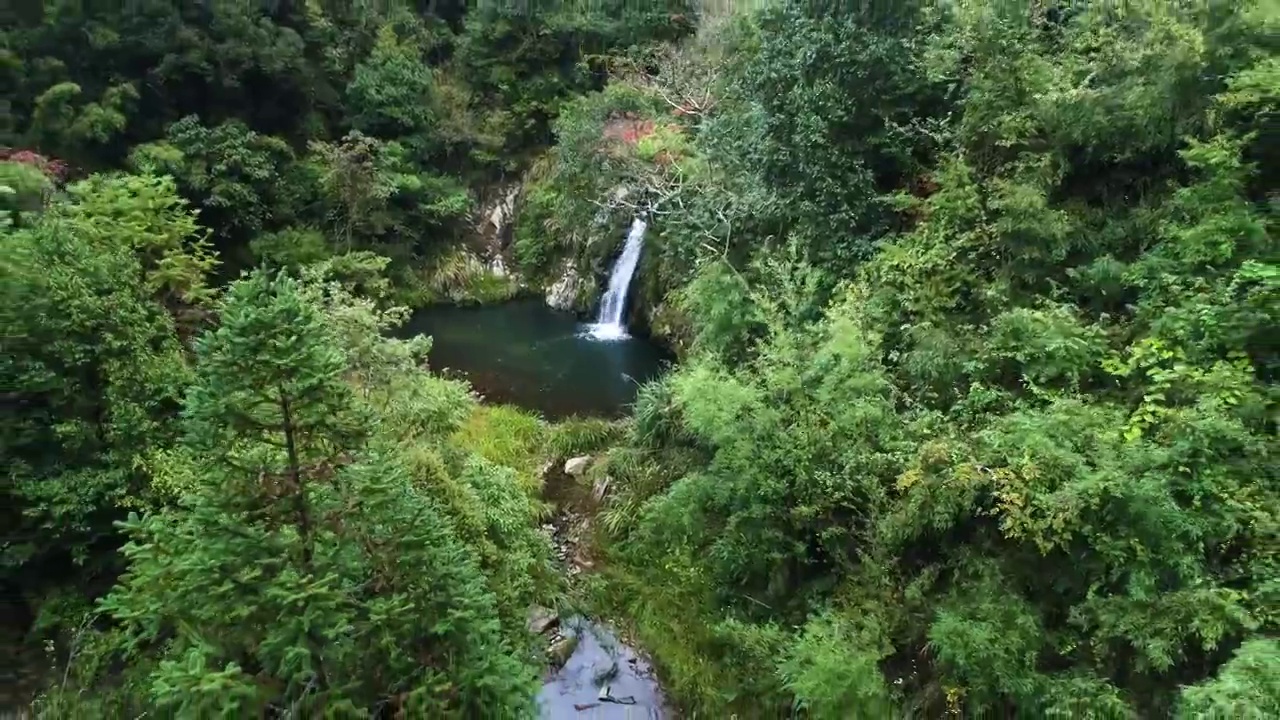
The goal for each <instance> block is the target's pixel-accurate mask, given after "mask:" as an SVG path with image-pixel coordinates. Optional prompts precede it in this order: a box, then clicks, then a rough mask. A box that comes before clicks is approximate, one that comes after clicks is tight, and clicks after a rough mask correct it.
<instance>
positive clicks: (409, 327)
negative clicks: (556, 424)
mask: <svg viewBox="0 0 1280 720" xmlns="http://www.w3.org/2000/svg"><path fill="white" fill-rule="evenodd" d="M588 328H589V325H588V324H587V323H583V322H581V321H580V320H579V319H578V318H577V317H576V316H575V315H573V314H571V313H565V312H560V311H557V310H553V309H551V308H549V307H547V306H546V305H545V304H544V303H543V302H542V301H541V300H538V299H527V300H516V301H512V302H509V303H503V304H501V305H489V306H483V307H444V306H440V307H429V308H424V309H422V310H419V311H418V312H417V313H415V314H414V315H413V317H412V318H410V319H409V322H408V323H407V324H406V325H405V327H404V329H403V330H402V333H403V334H422V335H430V336H432V338H433V344H432V350H431V356H430V365H431V367H432V369H433V370H436V371H438V372H445V373H449V374H456V375H460V376H462V377H465V378H467V379H468V380H470V381H471V384H472V386H474V387H475V389H476V391H477V392H479V393H480V394H481V395H483V396H484V397H485V399H486V400H489V401H491V402H499V403H511V404H514V405H519V406H521V407H525V408H528V409H531V410H536V411H539V412H541V413H542V414H543V415H545V416H546V417H547V418H549V419H557V418H563V417H567V416H569V415H594V416H604V417H617V416H620V415H623V414H625V413H626V412H627V409H628V407H629V406H630V404H631V403H632V402H633V401H634V400H635V396H636V390H637V388H638V387H639V386H640V384H641V383H643V382H645V381H647V380H650V379H652V378H654V377H656V376H657V375H658V374H659V373H660V372H661V371H662V369H663V367H664V366H665V365H666V364H667V362H668V360H669V359H670V358H669V356H668V355H667V354H666V353H664V352H663V351H662V350H661V349H660V348H659V347H658V346H656V345H654V344H653V343H652V342H650V341H649V340H647V339H645V338H643V337H639V336H632V337H628V338H621V339H613V340H599V339H596V338H594V337H591V336H590V335H589V334H587V330H588Z"/></svg>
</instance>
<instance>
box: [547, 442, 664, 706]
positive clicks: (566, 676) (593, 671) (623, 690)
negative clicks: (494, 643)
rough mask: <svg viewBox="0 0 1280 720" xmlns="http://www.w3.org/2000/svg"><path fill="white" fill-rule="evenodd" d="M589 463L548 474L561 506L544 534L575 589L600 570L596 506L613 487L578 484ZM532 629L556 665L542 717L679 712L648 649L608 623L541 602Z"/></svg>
mask: <svg viewBox="0 0 1280 720" xmlns="http://www.w3.org/2000/svg"><path fill="white" fill-rule="evenodd" d="M589 463H590V459H589V458H574V459H572V460H570V461H569V462H568V463H566V465H565V468H564V471H563V472H560V469H559V468H555V469H554V470H552V471H550V472H548V473H546V480H547V484H546V494H547V498H548V499H549V500H551V501H552V502H553V503H555V506H556V512H555V515H554V516H553V519H552V521H551V522H550V523H548V524H547V525H544V526H543V531H544V532H547V533H548V534H549V535H550V537H551V541H552V543H553V544H554V545H555V548H556V555H557V557H558V559H559V562H560V563H561V564H562V566H563V567H564V572H565V574H566V576H567V577H568V579H569V582H570V585H571V586H572V584H573V583H574V581H575V580H576V579H577V578H578V576H579V575H580V574H582V573H584V572H590V571H591V570H592V569H593V568H594V567H595V563H594V561H593V560H592V559H591V558H590V557H589V554H588V539H589V538H590V532H591V521H592V517H593V515H592V513H591V511H590V509H591V507H593V506H595V505H598V504H599V502H600V501H601V500H602V499H603V495H604V493H605V492H606V491H607V490H608V483H607V480H605V481H598V482H596V483H595V484H594V486H586V485H580V484H579V483H578V478H579V477H581V476H582V475H583V473H584V472H585V470H586V468H587V466H588V465H589ZM549 470H551V469H549ZM529 629H530V630H531V631H532V632H534V633H537V634H539V635H541V636H543V637H544V638H546V641H547V657H548V660H549V666H548V669H547V672H546V675H545V676H544V677H543V683H542V690H541V691H540V692H539V693H538V707H539V713H540V715H541V717H543V718H546V719H547V720H560V719H561V718H583V719H584V720H585V719H588V718H590V719H599V720H613V719H615V718H616V719H617V720H623V719H624V718H625V719H626V720H638V719H639V718H645V719H652V720H658V719H660V718H673V717H675V715H674V713H673V712H672V710H671V709H670V707H669V706H668V705H667V703H666V699H665V698H664V696H663V693H662V688H661V686H660V685H659V683H658V680H657V678H656V677H655V674H654V671H653V667H652V665H650V663H649V661H648V660H647V659H646V658H645V657H644V655H643V653H641V652H640V651H638V650H637V649H636V648H633V647H631V646H629V645H627V644H626V643H624V642H622V641H621V640H620V639H619V638H618V635H617V633H615V632H614V631H613V630H611V629H610V628H609V627H608V625H607V623H605V622H604V621H602V620H599V619H592V618H587V617H583V616H581V615H576V614H571V615H567V616H566V617H563V618H562V617H560V616H559V615H558V614H557V613H556V612H555V611H553V610H550V609H548V608H543V607H534V608H531V609H530V612H529Z"/></svg>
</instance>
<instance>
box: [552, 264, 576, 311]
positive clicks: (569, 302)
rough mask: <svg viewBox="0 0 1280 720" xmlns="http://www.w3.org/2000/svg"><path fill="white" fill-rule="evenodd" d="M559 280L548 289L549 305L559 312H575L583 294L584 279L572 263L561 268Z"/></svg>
mask: <svg viewBox="0 0 1280 720" xmlns="http://www.w3.org/2000/svg"><path fill="white" fill-rule="evenodd" d="M558 277H559V279H558V280H556V281H555V282H554V283H552V284H551V287H549V288H547V304H548V305H550V306H551V307H553V308H555V309H557V310H574V309H575V308H576V306H577V304H578V296H579V295H580V294H581V293H582V282H583V281H582V277H581V276H580V275H579V274H578V269H577V268H576V267H574V265H573V263H572V262H571V261H568V260H566V261H565V262H564V264H563V265H562V266H561V270H560V274H559V276H558Z"/></svg>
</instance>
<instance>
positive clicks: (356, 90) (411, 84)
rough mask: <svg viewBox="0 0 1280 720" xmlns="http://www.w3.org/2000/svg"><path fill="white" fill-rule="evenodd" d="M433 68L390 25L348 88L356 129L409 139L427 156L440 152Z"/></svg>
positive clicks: (380, 35)
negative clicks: (434, 135)
mask: <svg viewBox="0 0 1280 720" xmlns="http://www.w3.org/2000/svg"><path fill="white" fill-rule="evenodd" d="M433 84H434V83H433V81H432V77H431V68H429V67H428V66H427V65H426V63H425V62H424V61H423V58H422V56H421V54H420V53H418V52H417V51H416V50H415V48H414V47H413V46H412V45H409V44H408V43H406V42H405V41H403V40H401V39H399V38H398V37H397V36H396V31H395V28H394V27H393V26H391V25H386V26H384V27H383V28H382V29H381V30H380V31H379V32H378V41H377V44H375V45H374V46H373V50H372V52H370V53H369V57H368V58H366V59H365V60H364V62H361V63H360V64H359V65H357V66H356V70H355V76H354V77H353V78H352V79H351V84H350V85H348V86H347V103H348V105H349V109H350V112H351V115H352V117H351V124H352V126H353V127H354V128H355V129H356V130H358V131H360V132H362V133H364V134H366V135H373V136H375V137H382V138H386V139H396V138H406V139H407V141H409V142H411V143H412V144H413V145H414V147H415V148H416V149H417V150H418V151H419V152H420V153H423V154H424V155H425V154H427V153H429V152H431V151H432V150H433V148H434V145H435V143H434V141H433V138H432V132H433V125H434V124H435V116H436V109H435V107H434V105H435V99H434V91H433Z"/></svg>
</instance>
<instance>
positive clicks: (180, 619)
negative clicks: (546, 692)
mask: <svg viewBox="0 0 1280 720" xmlns="http://www.w3.org/2000/svg"><path fill="white" fill-rule="evenodd" d="M198 357H199V362H198V374H197V380H196V382H195V383H194V385H193V386H192V389H191V392H190V393H189V395H188V398H187V406H186V412H185V427H186V433H187V442H188V443H189V446H190V448H191V449H192V451H193V452H194V453H195V454H196V456H197V457H198V458H199V462H200V465H199V467H201V468H203V469H204V472H203V473H202V475H201V476H200V478H199V479H198V481H197V482H196V483H195V486H194V487H193V488H192V489H191V493H190V494H189V495H188V496H187V497H186V498H184V500H183V502H182V504H181V506H180V507H179V508H177V509H175V510H172V511H168V512H159V513H153V514H150V515H148V516H146V517H141V518H139V517H136V516H135V517H133V518H131V519H130V520H129V521H128V522H127V523H125V524H124V526H123V527H124V528H125V530H126V531H127V532H128V533H129V535H130V538H131V542H130V543H129V544H128V545H127V546H126V547H125V550H124V555H125V557H126V558H127V559H128V561H129V570H128V572H127V573H126V575H125V576H124V577H123V578H122V579H121V582H120V584H119V586H118V587H117V588H116V589H115V590H114V591H113V592H112V593H111V594H110V595H109V596H108V597H107V598H106V599H105V600H104V601H103V603H102V607H103V609H104V610H105V611H106V612H107V613H109V615H110V617H111V618H112V619H113V620H114V622H116V623H119V625H120V627H121V630H120V632H119V634H118V637H119V638H120V639H119V640H118V646H117V647H116V650H118V651H119V652H122V653H124V654H125V656H126V657H134V658H138V659H142V658H145V657H151V658H152V659H151V660H149V661H145V662H146V664H145V665H144V666H143V667H145V668H147V669H148V670H147V673H146V677H145V680H143V681H139V683H138V684H137V686H134V687H129V688H126V690H125V691H124V692H123V693H120V694H118V695H117V696H115V697H114V698H112V702H116V703H119V705H117V707H135V708H136V707H141V706H143V705H151V706H154V707H159V708H163V709H164V710H165V712H168V713H173V714H175V715H177V716H181V717H197V716H198V717H206V716H208V715H209V714H219V713H221V714H224V715H225V714H227V713H235V714H237V715H242V714H245V713H249V714H253V715H258V714H261V713H263V712H267V711H268V710H269V709H270V708H275V710H276V711H286V710H289V709H293V710H294V711H300V712H303V713H305V714H308V715H311V714H326V715H333V716H342V717H355V716H360V717H363V716H366V714H367V713H371V712H376V711H377V710H378V709H379V708H391V709H395V708H403V709H404V710H405V711H406V712H409V713H411V714H414V715H417V714H425V715H431V716H448V715H458V714H461V715H469V714H474V713H477V712H481V711H484V712H497V713H499V714H518V713H521V712H526V711H527V710H528V708H529V703H530V699H531V697H532V693H531V690H530V680H531V679H532V675H531V673H530V672H529V669H528V668H527V667H525V666H524V665H523V663H522V662H521V661H519V660H517V659H516V658H515V656H514V655H513V654H511V651H510V650H509V648H507V647H506V645H505V643H504V641H503V638H502V634H501V629H500V625H499V621H498V618H497V615H496V609H495V605H494V598H493V596H492V594H491V593H490V592H489V591H488V589H487V588H486V587H485V580H484V576H483V574H482V573H481V571H480V570H479V568H478V566H477V564H476V559H475V557H474V556H473V554H472V552H471V550H470V549H469V548H467V547H466V546H465V545H463V544H462V543H461V542H460V541H459V540H458V538H457V536H456V535H455V531H454V530H453V527H452V525H451V524H450V522H449V520H448V517H447V516H446V515H445V514H444V513H443V512H442V510H441V508H440V507H439V506H438V505H437V504H436V501H435V500H433V499H432V498H430V497H428V496H426V495H424V494H422V493H421V492H420V491H418V490H417V489H416V488H415V487H414V486H413V485H412V484H411V483H410V480H409V476H408V474H407V471H406V468H405V465H404V461H403V459H402V458H401V457H400V454H399V453H400V450H399V449H398V447H397V445H396V444H395V443H394V442H393V441H392V439H391V438H384V437H380V436H379V433H378V422H377V418H376V416H372V415H370V412H369V407H368V406H366V405H364V404H363V403H361V402H360V401H359V400H358V398H357V397H356V396H355V395H354V394H353V392H352V388H351V387H350V386H349V385H348V384H347V382H346V381H345V380H344V374H345V373H346V372H347V370H348V359H347V357H346V356H345V355H344V353H343V351H341V350H340V349H339V347H338V346H337V344H336V343H335V338H334V337H333V336H332V335H331V334H330V331H329V329H328V328H326V326H325V320H324V318H323V316H322V315H321V313H320V311H319V310H318V309H317V308H316V307H315V306H314V305H313V304H311V303H310V302H309V301H308V300H307V298H306V297H305V294H304V293H303V291H302V290H301V289H300V287H299V285H298V283H297V282H295V281H293V280H290V279H288V278H284V277H279V278H277V277H271V276H269V275H268V274H267V273H263V272H259V273H255V274H254V275H252V276H250V277H249V278H247V279H244V280H241V281H239V282H237V283H235V284H234V285H233V286H232V287H231V288H230V290H229V292H228V297H227V300H226V302H225V304H224V305H223V307H222V308H221V325H220V327H219V328H218V329H217V330H216V331H214V332H212V333H210V334H208V335H206V336H204V337H203V338H201V340H200V342H199V344H198Z"/></svg>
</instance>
